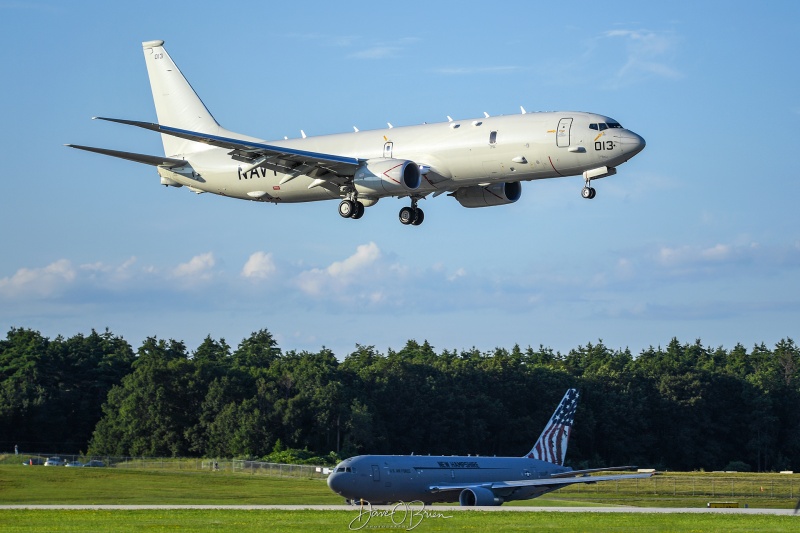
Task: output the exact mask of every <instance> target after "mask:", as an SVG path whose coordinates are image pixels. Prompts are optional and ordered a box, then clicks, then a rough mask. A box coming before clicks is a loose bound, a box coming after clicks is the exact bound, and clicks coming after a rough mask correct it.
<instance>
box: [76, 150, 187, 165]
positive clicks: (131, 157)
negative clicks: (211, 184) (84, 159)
mask: <svg viewBox="0 0 800 533" xmlns="http://www.w3.org/2000/svg"><path fill="white" fill-rule="evenodd" d="M64 146H69V147H70V148H77V149H78V150H86V151H87V152H94V153H96V154H103V155H110V156H111V157H119V158H120V159H127V160H128V161H136V162H137V163H144V164H145V165H153V166H154V167H166V168H173V167H182V166H184V165H186V161H184V160H183V159H172V158H171V157H164V156H158V155H146V154H134V153H133V152H121V151H119V150H108V149H107V148H94V147H92V146H80V145H78V144H65V145H64Z"/></svg>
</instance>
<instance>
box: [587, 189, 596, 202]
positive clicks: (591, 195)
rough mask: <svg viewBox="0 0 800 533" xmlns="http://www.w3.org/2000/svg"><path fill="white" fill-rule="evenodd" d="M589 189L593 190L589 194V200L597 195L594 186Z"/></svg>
mask: <svg viewBox="0 0 800 533" xmlns="http://www.w3.org/2000/svg"><path fill="white" fill-rule="evenodd" d="M589 191H590V192H591V194H590V195H589V200H591V199H592V198H594V197H595V196H597V191H596V190H594V187H589Z"/></svg>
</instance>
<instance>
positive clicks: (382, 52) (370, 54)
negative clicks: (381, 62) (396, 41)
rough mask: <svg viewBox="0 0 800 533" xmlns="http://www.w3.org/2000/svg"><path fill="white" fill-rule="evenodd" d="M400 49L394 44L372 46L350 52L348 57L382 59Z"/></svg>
mask: <svg viewBox="0 0 800 533" xmlns="http://www.w3.org/2000/svg"><path fill="white" fill-rule="evenodd" d="M400 50H401V49H400V48H398V47H396V46H373V47H372V48H367V49H365V50H362V51H360V52H355V53H353V54H350V57H353V58H356V59H383V58H385V57H392V56H394V55H396V54H397V52H399V51H400Z"/></svg>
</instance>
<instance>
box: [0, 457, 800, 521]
mask: <svg viewBox="0 0 800 533" xmlns="http://www.w3.org/2000/svg"><path fill="white" fill-rule="evenodd" d="M673 478H674V479H673ZM708 478H714V475H710V474H704V475H700V474H697V475H684V476H670V477H663V478H661V479H660V480H659V481H658V482H656V483H660V484H661V488H658V487H659V486H658V485H656V490H653V486H651V485H641V484H640V485H639V486H638V487H635V486H633V487H628V486H615V484H613V483H607V484H597V485H594V486H591V487H588V488H583V487H582V488H580V489H579V490H570V491H563V490H562V491H557V492H555V493H553V494H552V495H548V497H546V498H537V499H534V500H529V501H526V502H513V503H512V504H507V505H528V506H542V505H545V506H556V505H578V506H587V505H597V504H609V503H613V504H624V505H631V504H637V505H643V506H675V505H682V506H687V507H705V505H706V503H707V502H708V501H711V500H712V499H716V500H722V499H729V498H723V497H722V496H724V494H722V493H723V492H724V491H723V490H722V488H725V490H730V491H733V492H736V491H738V490H739V488H737V484H738V483H743V484H745V485H744V486H745V488H744V489H741V490H742V491H744V492H742V494H744V493H745V492H747V491H751V492H752V491H754V490H756V489H753V488H748V487H750V485H752V484H753V483H757V484H758V485H757V486H758V494H759V495H761V494H765V493H764V492H762V491H761V490H760V489H761V487H762V486H764V484H765V483H769V477H764V476H762V477H760V478H755V477H753V476H752V475H750V476H747V475H742V476H738V477H736V478H733V479H738V481H731V480H730V479H732V478H730V476H728V477H721V476H719V475H717V477H716V479H717V480H718V482H717V483H716V485H719V487H716V485H715V486H714V487H713V488H711V490H712V491H718V492H720V498H711V497H709V496H708V495H707V494H705V493H703V494H696V495H695V496H692V495H691V494H688V495H687V494H685V492H688V491H689V490H690V488H691V490H694V491H695V492H696V493H697V492H703V491H705V490H706V488H704V487H705V485H702V483H701V481H702V482H703V483H704V482H705V481H707V480H708ZM756 479H757V480H756ZM783 479H784V478H779V477H776V480H780V482H783V481H782V480H783ZM754 480H756V481H754ZM775 482H776V483H777V482H778V481H775ZM670 484H671V485H670ZM731 484H733V485H731ZM709 486H710V485H709ZM766 486H767V487H769V485H768V484H767V485H766ZM771 490H773V491H774V490H775V489H774V487H772V489H771ZM781 490H782V489H781ZM789 490H794V489H793V488H790V489H789ZM670 492H672V493H673V495H672V496H670V495H669V493H670ZM766 495H768V493H767V494H765V496H766ZM753 501H755V502H756V503H760V505H753V504H751V505H750V506H751V507H787V508H791V507H793V506H794V504H795V503H796V501H793V500H790V499H789V498H788V497H785V498H768V497H761V498H760V499H754V500H753ZM340 503H342V500H341V498H340V497H338V496H337V495H335V494H333V493H332V492H331V491H330V490H329V489H328V487H327V485H326V484H325V481H324V480H321V479H303V478H296V477H270V476H264V475H251V474H246V473H236V474H234V473H228V472H209V471H171V470H143V469H134V470H131V469H120V468H95V469H89V468H75V469H71V468H63V467H61V468H59V467H43V466H41V467H40V466H34V467H26V466H22V465H13V464H7V465H0V505H9V504H76V505H88V504H96V505H108V504H159V505H189V504H195V505H237V504H255V505H277V504H290V505H304V504H310V505H317V504H340ZM744 503H746V502H745V499H744V498H743V499H742V501H741V505H742V506H743V505H744ZM428 509H429V510H431V509H433V510H435V509H436V507H435V506H434V507H433V508H430V507H429V508H428ZM445 514H447V515H448V516H451V518H433V517H429V518H423V519H422V520H421V523H418V524H417V525H416V527H415V528H414V530H415V531H486V530H495V529H502V530H504V531H517V530H530V529H531V527H532V526H533V527H535V528H536V529H548V530H553V531H632V530H635V531H754V530H758V531H800V516H753V515H716V514H715V515H696V514H692V515H689V514H669V515H660V514H659V515H656V514H652V515H647V514H590V513H549V512H542V513H513V512H508V513H487V512H480V511H452V512H447V513H445ZM357 516H358V510H357V509H354V510H352V511H272V510H257V511H247V510H227V509H222V510H188V509H184V510H135V511H116V510H42V509H35V510H14V509H0V530H2V531H3V532H5V531H140V530H142V529H147V530H150V531H165V530H169V531H228V530H233V529H235V530H236V531H237V532H246V531H276V532H277V531H292V532H303V531H347V530H349V524H350V522H351V521H352V520H354V519H355V518H356V517H357ZM411 525H413V524H411ZM373 526H375V527H381V528H382V529H385V528H388V527H391V526H393V524H392V522H391V521H390V520H389V519H388V518H386V517H375V518H373V519H372V520H371V522H370V524H367V525H366V527H365V528H364V529H365V530H366V529H370V528H372V527H373ZM408 527H409V523H407V522H404V524H403V527H399V528H398V529H401V530H404V529H407V528H408Z"/></svg>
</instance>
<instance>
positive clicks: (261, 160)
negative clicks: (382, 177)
mask: <svg viewBox="0 0 800 533" xmlns="http://www.w3.org/2000/svg"><path fill="white" fill-rule="evenodd" d="M95 118H97V119H98V120H105V121H108V122H117V123H119V124H127V125H130V126H136V127H139V128H143V129H146V130H150V131H155V132H158V133H163V134H166V135H171V136H173V137H180V138H182V139H187V140H190V141H194V142H198V143H203V144H207V145H210V146H216V147H217V148H225V149H227V150H231V152H230V153H229V155H230V156H231V158H232V159H235V160H238V161H242V162H246V163H250V164H251V165H253V167H255V166H264V167H266V168H270V169H274V170H278V171H280V172H285V173H293V172H297V171H298V170H300V171H301V173H303V174H308V175H316V177H321V176H322V175H323V174H325V173H331V174H333V175H335V176H352V175H354V174H355V171H356V169H357V168H358V167H359V165H361V164H362V163H363V162H364V161H363V160H361V159H359V158H356V157H347V156H340V155H334V154H322V153H318V152H309V151H306V150H297V149H295V148H287V147H283V146H275V145H272V144H265V143H261V142H257V141H249V140H244V139H235V138H233V137H225V136H221V135H212V134H210V133H201V132H196V131H190V130H184V129H180V128H173V127H170V126H163V125H161V124H156V123H153V122H140V121H137V120H124V119H118V118H106V117H95ZM331 177H333V176H331Z"/></svg>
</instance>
